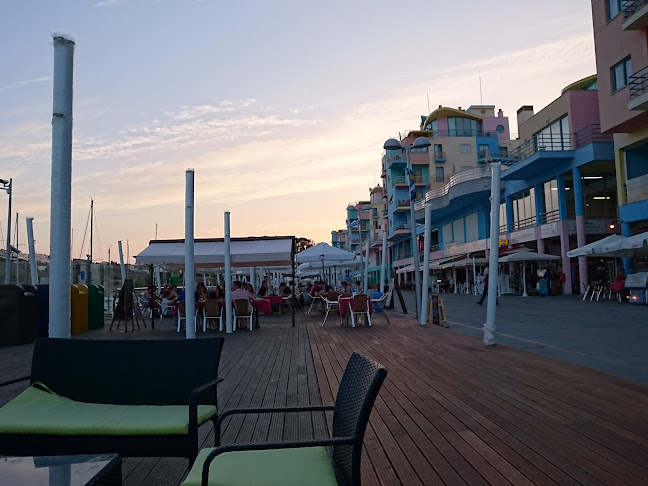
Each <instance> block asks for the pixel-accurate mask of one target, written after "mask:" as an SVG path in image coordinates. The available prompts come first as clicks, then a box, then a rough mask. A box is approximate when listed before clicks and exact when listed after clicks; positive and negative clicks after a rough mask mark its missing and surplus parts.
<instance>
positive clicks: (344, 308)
mask: <svg viewBox="0 0 648 486" xmlns="http://www.w3.org/2000/svg"><path fill="white" fill-rule="evenodd" d="M367 301H368V304H369V314H373V304H372V303H371V299H370V298H369V297H368V296H367ZM339 302H340V316H342V320H343V322H344V324H345V325H348V323H349V316H348V312H349V304H351V308H352V309H353V307H354V300H353V297H340V299H339Z"/></svg>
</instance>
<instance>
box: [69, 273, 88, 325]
mask: <svg viewBox="0 0 648 486" xmlns="http://www.w3.org/2000/svg"><path fill="white" fill-rule="evenodd" d="M70 301H71V302H70V303H71V307H72V308H71V313H70V314H71V316H70V317H71V322H70V332H71V333H72V334H80V333H82V332H87V331H88V287H87V286H86V285H71V286H70Z"/></svg>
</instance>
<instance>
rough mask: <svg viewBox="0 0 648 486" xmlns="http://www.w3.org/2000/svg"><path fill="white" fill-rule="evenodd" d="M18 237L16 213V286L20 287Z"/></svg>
mask: <svg viewBox="0 0 648 486" xmlns="http://www.w3.org/2000/svg"><path fill="white" fill-rule="evenodd" d="M19 235H20V231H18V212H17V211H16V285H20V258H18V255H19V254H20V251H19V250H18V248H20V245H19V243H18V236H19Z"/></svg>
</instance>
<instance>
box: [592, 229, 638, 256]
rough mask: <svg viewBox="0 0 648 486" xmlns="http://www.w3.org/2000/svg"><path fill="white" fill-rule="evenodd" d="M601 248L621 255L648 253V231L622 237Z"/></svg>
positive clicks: (615, 254)
mask: <svg viewBox="0 0 648 486" xmlns="http://www.w3.org/2000/svg"><path fill="white" fill-rule="evenodd" d="M601 250H602V251H603V252H605V253H609V254H613V255H614V256H620V257H633V256H636V255H648V231H646V232H645V233H640V234H638V235H634V236H628V237H627V238H624V237H621V239H620V240H617V241H613V242H611V243H609V244H605V245H603V246H602V248H601Z"/></svg>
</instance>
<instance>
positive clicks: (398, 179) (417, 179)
mask: <svg viewBox="0 0 648 486" xmlns="http://www.w3.org/2000/svg"><path fill="white" fill-rule="evenodd" d="M413 177H414V183H415V184H427V183H428V181H427V180H426V179H425V178H424V177H423V176H422V175H419V174H414V176H413ZM392 183H394V184H409V177H408V176H394V177H392Z"/></svg>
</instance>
